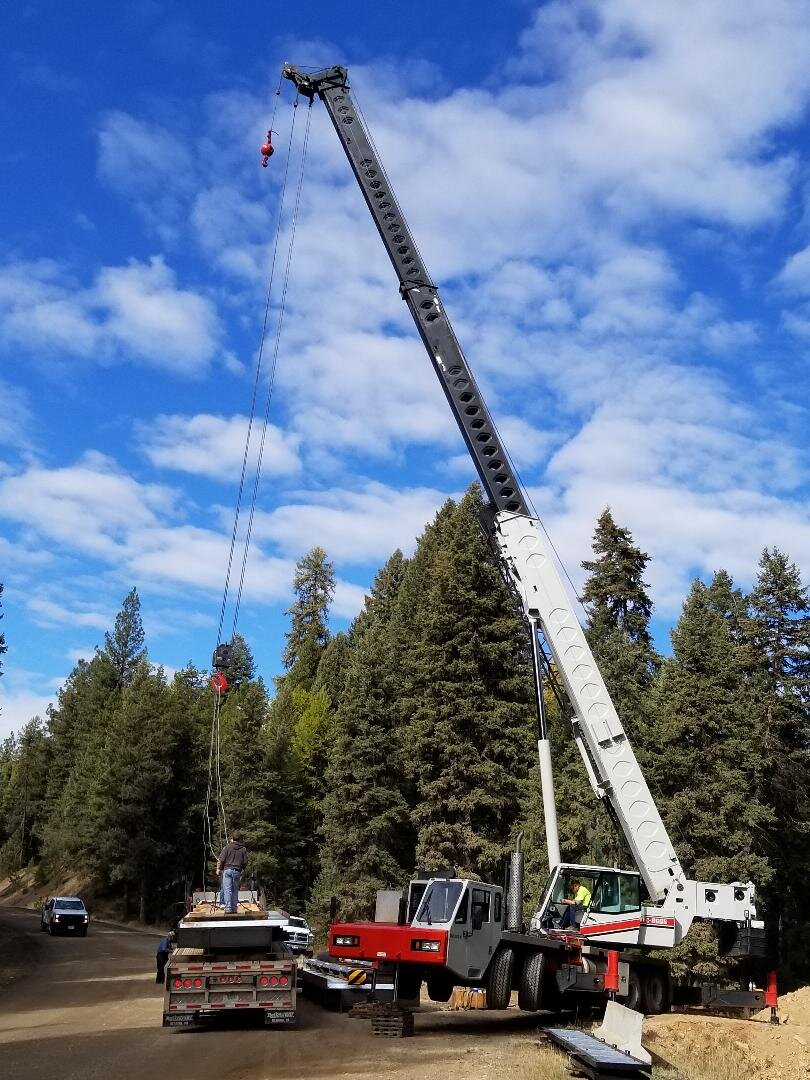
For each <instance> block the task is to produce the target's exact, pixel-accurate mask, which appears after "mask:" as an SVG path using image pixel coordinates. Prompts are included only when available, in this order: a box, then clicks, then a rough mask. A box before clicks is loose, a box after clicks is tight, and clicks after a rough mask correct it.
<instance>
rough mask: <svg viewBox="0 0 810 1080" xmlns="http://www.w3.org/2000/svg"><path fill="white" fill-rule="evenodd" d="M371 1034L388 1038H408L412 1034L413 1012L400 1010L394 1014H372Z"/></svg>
mask: <svg viewBox="0 0 810 1080" xmlns="http://www.w3.org/2000/svg"><path fill="white" fill-rule="evenodd" d="M371 1034H372V1035H381V1036H383V1037H384V1038H388V1039H408V1038H410V1037H411V1035H413V1013H412V1012H402V1011H401V1010H400V1011H399V1012H398V1013H397V1015H396V1016H372V1018H371Z"/></svg>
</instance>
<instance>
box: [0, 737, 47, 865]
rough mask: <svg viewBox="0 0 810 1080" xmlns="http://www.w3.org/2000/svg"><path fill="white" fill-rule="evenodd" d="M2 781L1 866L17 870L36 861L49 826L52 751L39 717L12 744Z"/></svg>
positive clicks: (0, 806) (0, 788) (9, 748)
mask: <svg viewBox="0 0 810 1080" xmlns="http://www.w3.org/2000/svg"><path fill="white" fill-rule="evenodd" d="M7 747H8V751H9V753H8V758H7V764H6V769H5V770H4V772H3V774H2V781H0V790H2V796H1V798H0V815H2V821H0V830H1V831H0V865H2V866H4V867H5V868H6V869H7V870H17V869H20V868H22V867H24V866H27V865H28V864H29V862H31V860H33V859H36V858H37V856H38V854H39V850H40V845H41V837H42V833H43V830H44V826H45V807H46V802H45V798H46V793H47V787H48V769H49V765H50V747H49V745H48V740H47V736H46V732H45V728H44V725H43V723H42V721H41V720H40V718H39V717H38V716H36V717H34V718H33V719H32V720H29V721H28V723H27V724H26V725H25V726H24V727H23V729H22V730H21V731H20V733H19V735H17V736H16V737H14V738H13V739H11V740H9V743H8V744H7Z"/></svg>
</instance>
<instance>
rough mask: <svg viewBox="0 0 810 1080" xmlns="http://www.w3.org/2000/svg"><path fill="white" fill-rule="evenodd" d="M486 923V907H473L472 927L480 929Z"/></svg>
mask: <svg viewBox="0 0 810 1080" xmlns="http://www.w3.org/2000/svg"><path fill="white" fill-rule="evenodd" d="M483 925H484V909H483V908H480V907H476V908H473V913H472V928H473V930H480V929H481V927H482V926H483Z"/></svg>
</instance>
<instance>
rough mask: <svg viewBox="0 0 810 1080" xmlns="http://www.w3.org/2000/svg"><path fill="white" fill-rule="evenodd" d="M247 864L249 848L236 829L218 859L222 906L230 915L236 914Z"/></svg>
mask: <svg viewBox="0 0 810 1080" xmlns="http://www.w3.org/2000/svg"><path fill="white" fill-rule="evenodd" d="M246 866H247V848H246V847H245V845H244V844H243V843H242V834H241V832H239V830H238V829H235V830H234V832H233V833H232V834H231V838H230V840H229V841H228V843H227V844H226V845H225V847H224V848H223V849H222V851H221V852H220V853H219V858H218V859H217V874H219V875H220V888H221V891H222V906H223V907H224V908H225V911H226V913H227V914H228V915H235V914H236V909H237V906H238V903H239V882H240V881H241V879H242V874H243V873H244V870H245V867H246Z"/></svg>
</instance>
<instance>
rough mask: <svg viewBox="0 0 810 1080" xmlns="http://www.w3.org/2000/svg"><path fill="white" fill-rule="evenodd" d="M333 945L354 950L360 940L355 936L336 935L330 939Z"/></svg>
mask: <svg viewBox="0 0 810 1080" xmlns="http://www.w3.org/2000/svg"><path fill="white" fill-rule="evenodd" d="M332 944H333V945H346V946H348V947H349V948H350V949H355V948H357V946H358V945H359V944H360V938H359V937H357V935H356V934H336V935H335V936H334V938H332Z"/></svg>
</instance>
